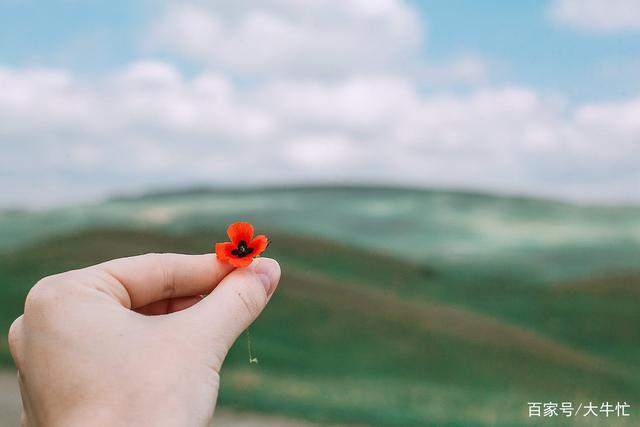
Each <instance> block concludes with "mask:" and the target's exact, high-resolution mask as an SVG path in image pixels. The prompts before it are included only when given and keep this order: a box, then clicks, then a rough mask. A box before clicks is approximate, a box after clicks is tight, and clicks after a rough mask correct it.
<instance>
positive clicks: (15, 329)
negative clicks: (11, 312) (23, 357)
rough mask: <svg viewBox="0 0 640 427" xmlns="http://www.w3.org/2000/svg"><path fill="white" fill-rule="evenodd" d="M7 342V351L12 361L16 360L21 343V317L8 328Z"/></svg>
mask: <svg viewBox="0 0 640 427" xmlns="http://www.w3.org/2000/svg"><path fill="white" fill-rule="evenodd" d="M7 341H8V343H9V351H10V352H11V355H12V356H13V358H14V360H15V359H18V354H19V353H20V351H19V347H20V345H21V342H22V316H20V317H18V318H17V319H16V320H14V321H13V323H12V324H11V326H10V327H9V332H8V334H7Z"/></svg>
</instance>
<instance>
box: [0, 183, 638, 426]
mask: <svg viewBox="0 0 640 427" xmlns="http://www.w3.org/2000/svg"><path fill="white" fill-rule="evenodd" d="M274 200H277V203H276V202H274ZM637 213H638V209H637V208H612V207H610V208H602V207H581V206H575V205H568V204H562V203H557V202H546V201H537V200H529V199H517V198H506V199H504V198H499V197H493V196H482V195H470V194H463V193H460V194H455V193H432V192H424V193H422V192H414V191H404V190H385V191H373V190H364V189H315V190H313V191H310V192H304V191H301V190H296V191H293V192H291V191H289V192H287V191H284V190H283V191H281V192H279V191H273V192H272V193H267V194H261V193H258V192H255V193H252V192H247V193H241V194H233V193H219V194H218V193H215V192H208V191H202V192H197V193H185V194H180V193H175V194H163V195H155V196H153V197H143V198H139V199H131V200H122V199H121V200H113V201H110V202H106V203H104V204H101V205H96V206H87V207H79V208H68V209H59V210H55V211H46V212H36V213H26V214H17V213H13V214H6V215H4V216H2V217H1V218H0V236H2V238H3V239H4V238H8V239H11V240H12V242H13V243H12V244H10V245H9V244H6V241H4V243H5V245H4V247H5V249H4V250H2V251H0V283H2V287H1V288H0V322H1V324H2V327H3V331H5V332H6V329H7V328H8V325H9V324H10V322H11V320H12V319H13V318H14V317H15V316H17V315H18V314H19V313H20V310H21V305H22V301H23V298H24V295H25V293H26V292H27V290H28V288H29V287H30V286H31V284H33V283H34V282H35V281H36V280H37V279H38V278H39V277H42V276H44V275H47V274H51V273H54V272H58V271H62V270H66V269H70V268H77V267H81V266H84V265H89V264H93V263H95V262H98V261H101V260H105V259H109V258H114V257H119V256H125V255H131V254H138V253H144V252H150V251H153V252H164V251H167V252H168V251H171V252H185V253H201V252H204V251H207V250H210V248H211V244H212V242H213V241H215V240H217V239H220V238H222V237H223V233H224V225H223V224H225V223H226V222H227V221H229V220H231V219H237V218H246V219H249V220H252V221H254V222H255V223H256V224H257V226H258V227H259V228H260V230H261V231H265V232H267V233H268V234H269V235H270V236H271V237H272V240H273V243H272V245H271V246H270V248H269V252H268V255H269V256H271V257H275V258H277V259H278V260H279V261H280V262H281V265H282V267H283V279H282V284H281V286H280V288H279V291H278V294H277V296H276V297H275V298H274V300H273V301H272V304H270V306H269V308H268V310H267V311H266V312H265V313H264V315H263V316H262V317H261V318H260V319H259V321H258V322H257V323H256V324H255V325H254V326H253V327H252V335H253V341H254V347H255V352H256V353H257V356H258V358H259V359H260V363H259V364H258V365H257V366H256V365H249V364H248V363H247V360H246V347H245V345H246V343H245V342H244V341H243V340H240V341H239V343H238V344H237V345H236V347H234V349H233V350H232V352H231V354H230V356H229V359H228V363H227V364H226V365H225V369H224V371H223V374H222V390H221V394H220V403H221V405H224V406H231V407H235V408H240V409H242V408H246V409H250V410H252V411H265V412H272V413H281V414H289V415H295V416H297V417H304V418H308V419H313V420H318V421H321V422H358V423H366V424H372V425H386V426H423V425H437V426H446V425H451V426H458V425H478V426H489V425H500V426H511V425H514V426H516V425H523V424H526V422H527V419H526V409H527V405H526V403H527V402H528V401H535V400H537V401H549V400H554V399H555V400H556V401H574V402H580V401H585V400H586V401H589V400H592V401H603V400H608V401H616V400H625V401H627V402H629V403H631V405H632V408H637V407H638V405H639V404H640V345H638V343H639V342H640V310H638V303H640V294H639V293H638V292H637V291H638V283H640V269H638V268H637V265H638V264H637V260H638V259H640V244H639V239H638V236H639V235H638V224H640V220H638V216H637ZM491 224H492V225H491ZM490 225H491V226H490ZM21 227H22V228H21ZM20 229H22V230H23V231H24V232H23V233H19V232H18V231H19V230H20ZM465 237H466V238H467V239H465ZM634 260H636V262H634ZM5 342H6V340H3V345H4V347H2V348H0V350H1V353H2V357H3V359H2V360H3V361H4V363H6V364H8V363H10V359H9V358H8V355H7V350H6V344H4V343H5ZM554 421H555V422H557V423H556V424H554ZM624 421H626V420H621V419H617V420H612V422H611V423H610V425H633V419H631V420H629V424H624ZM616 423H617V424H616ZM545 424H546V425H562V424H561V423H560V421H559V419H556V420H553V421H552V420H545ZM569 425H582V424H575V423H574V424H569Z"/></svg>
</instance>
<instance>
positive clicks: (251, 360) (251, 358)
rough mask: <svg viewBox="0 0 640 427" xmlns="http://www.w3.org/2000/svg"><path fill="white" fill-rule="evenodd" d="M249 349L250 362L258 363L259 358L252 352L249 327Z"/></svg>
mask: <svg viewBox="0 0 640 427" xmlns="http://www.w3.org/2000/svg"><path fill="white" fill-rule="evenodd" d="M247 350H248V351H249V364H251V363H258V358H257V357H253V354H252V353H251V332H249V328H247Z"/></svg>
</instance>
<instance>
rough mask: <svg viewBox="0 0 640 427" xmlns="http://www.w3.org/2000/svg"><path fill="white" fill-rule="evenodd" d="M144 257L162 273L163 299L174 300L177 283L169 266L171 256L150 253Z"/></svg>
mask: <svg viewBox="0 0 640 427" xmlns="http://www.w3.org/2000/svg"><path fill="white" fill-rule="evenodd" d="M143 256H145V257H147V258H148V259H149V261H150V264H152V265H155V266H156V267H155V268H157V269H158V271H159V272H160V277H161V283H162V295H163V297H164V298H172V297H173V296H174V295H175V294H176V281H175V276H174V275H173V274H172V270H171V268H170V266H169V262H170V260H171V258H170V257H169V254H163V253H150V254H146V255H143Z"/></svg>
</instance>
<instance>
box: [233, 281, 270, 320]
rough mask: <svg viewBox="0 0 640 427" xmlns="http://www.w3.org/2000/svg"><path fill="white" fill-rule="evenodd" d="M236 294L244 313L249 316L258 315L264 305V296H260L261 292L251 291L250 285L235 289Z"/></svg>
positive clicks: (254, 316)
mask: <svg viewBox="0 0 640 427" xmlns="http://www.w3.org/2000/svg"><path fill="white" fill-rule="evenodd" d="M254 280H257V279H254ZM258 285H259V286H262V285H260V284H258ZM236 295H237V298H238V300H239V302H240V304H241V305H242V307H243V309H244V310H245V312H246V314H247V315H248V316H249V317H251V318H256V317H258V315H259V314H260V312H261V311H262V308H263V306H264V301H263V300H264V298H262V297H261V294H260V293H259V292H252V291H251V287H250V286H242V287H241V288H240V289H238V290H237V291H236Z"/></svg>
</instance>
